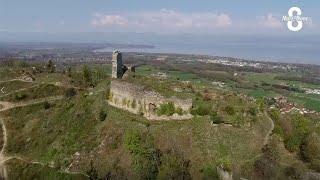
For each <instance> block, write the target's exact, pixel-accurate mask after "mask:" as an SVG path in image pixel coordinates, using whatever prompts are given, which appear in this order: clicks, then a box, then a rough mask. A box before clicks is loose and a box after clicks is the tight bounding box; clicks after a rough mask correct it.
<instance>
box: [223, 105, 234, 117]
mask: <svg viewBox="0 0 320 180" xmlns="http://www.w3.org/2000/svg"><path fill="white" fill-rule="evenodd" d="M224 111H225V112H226V113H227V114H228V115H234V114H235V113H236V111H235V109H234V107H232V106H226V107H225V108H224Z"/></svg>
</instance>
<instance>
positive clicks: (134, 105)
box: [131, 99, 137, 109]
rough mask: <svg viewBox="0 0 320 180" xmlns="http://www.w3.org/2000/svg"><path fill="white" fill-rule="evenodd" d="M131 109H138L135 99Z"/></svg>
mask: <svg viewBox="0 0 320 180" xmlns="http://www.w3.org/2000/svg"><path fill="white" fill-rule="evenodd" d="M131 107H132V108H133V109H135V108H136V107H137V101H136V100H135V99H134V100H133V101H132V103H131Z"/></svg>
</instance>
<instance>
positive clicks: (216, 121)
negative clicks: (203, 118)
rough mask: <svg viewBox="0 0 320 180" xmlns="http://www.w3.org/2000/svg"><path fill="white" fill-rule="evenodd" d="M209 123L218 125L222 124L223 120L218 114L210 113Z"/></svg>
mask: <svg viewBox="0 0 320 180" xmlns="http://www.w3.org/2000/svg"><path fill="white" fill-rule="evenodd" d="M209 117H210V121H211V122H212V123H214V124H220V123H223V119H222V118H221V117H220V116H218V113H217V112H216V111H212V112H210V116H209Z"/></svg>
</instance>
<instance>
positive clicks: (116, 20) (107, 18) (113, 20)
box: [91, 13, 128, 27]
mask: <svg viewBox="0 0 320 180" xmlns="http://www.w3.org/2000/svg"><path fill="white" fill-rule="evenodd" d="M91 24H92V25H94V26H97V27H99V26H113V25H118V26H126V25H128V20H127V19H126V18H125V17H122V16H120V15H103V14H99V13H96V14H95V15H94V19H93V20H92V22H91Z"/></svg>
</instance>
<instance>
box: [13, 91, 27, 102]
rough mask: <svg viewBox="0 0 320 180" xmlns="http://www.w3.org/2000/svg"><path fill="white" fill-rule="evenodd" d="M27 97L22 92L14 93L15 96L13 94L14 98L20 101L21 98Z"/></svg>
mask: <svg viewBox="0 0 320 180" xmlns="http://www.w3.org/2000/svg"><path fill="white" fill-rule="evenodd" d="M25 98H27V95H26V94H24V93H20V92H18V93H16V94H15V96H14V99H15V100H17V101H21V100H23V99H25Z"/></svg>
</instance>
